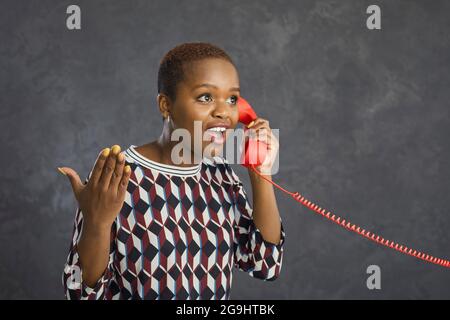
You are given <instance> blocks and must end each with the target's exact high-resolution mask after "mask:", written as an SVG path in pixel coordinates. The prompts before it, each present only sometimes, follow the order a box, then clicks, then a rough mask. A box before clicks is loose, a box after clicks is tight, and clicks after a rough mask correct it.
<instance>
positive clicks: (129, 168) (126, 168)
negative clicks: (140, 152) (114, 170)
mask: <svg viewBox="0 0 450 320" xmlns="http://www.w3.org/2000/svg"><path fill="white" fill-rule="evenodd" d="M130 171H131V167H130V166H129V165H126V166H125V173H128V172H130Z"/></svg>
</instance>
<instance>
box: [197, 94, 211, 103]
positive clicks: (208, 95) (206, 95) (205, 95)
mask: <svg viewBox="0 0 450 320" xmlns="http://www.w3.org/2000/svg"><path fill="white" fill-rule="evenodd" d="M202 97H208V98H210V99H211V100H209V101H205V100H201V98H202ZM197 99H199V101H201V102H210V101H212V97H211V95H210V94H209V93H205V94H202V95H201V96H199V97H198V98H197Z"/></svg>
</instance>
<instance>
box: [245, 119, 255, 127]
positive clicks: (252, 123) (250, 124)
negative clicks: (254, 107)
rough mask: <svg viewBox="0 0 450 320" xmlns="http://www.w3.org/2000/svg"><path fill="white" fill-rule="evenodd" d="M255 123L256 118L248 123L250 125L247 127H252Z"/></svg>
mask: <svg viewBox="0 0 450 320" xmlns="http://www.w3.org/2000/svg"><path fill="white" fill-rule="evenodd" d="M254 124H255V120H253V121H252V122H250V123H249V124H248V126H247V128H250V127H251V126H252V125H254Z"/></svg>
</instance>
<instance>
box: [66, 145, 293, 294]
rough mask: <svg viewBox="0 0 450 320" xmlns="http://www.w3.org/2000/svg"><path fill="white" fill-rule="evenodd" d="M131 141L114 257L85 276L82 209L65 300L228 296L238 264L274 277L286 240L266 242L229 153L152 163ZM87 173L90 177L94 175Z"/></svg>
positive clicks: (113, 237)
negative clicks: (183, 162) (87, 279)
mask: <svg viewBox="0 0 450 320" xmlns="http://www.w3.org/2000/svg"><path fill="white" fill-rule="evenodd" d="M135 147H136V146H135V145H131V146H130V147H128V149H126V150H124V151H123V154H124V155H125V161H126V164H128V165H130V167H131V171H132V172H131V177H130V180H129V183H128V187H127V191H126V196H125V200H124V203H123V206H122V208H121V210H120V213H119V214H118V215H117V218H116V219H115V221H114V223H113V225H112V227H111V245H110V255H109V263H108V265H107V267H106V269H105V271H104V272H103V275H102V276H101V277H100V278H99V279H98V281H97V283H96V284H95V285H94V286H92V287H88V286H87V285H86V284H84V283H83V281H82V276H83V273H82V270H81V266H80V261H79V255H78V251H77V243H78V240H79V238H80V235H81V231H82V224H83V213H82V211H81V210H80V209H79V208H77V210H76V214H75V221H74V227H73V234H72V241H71V243H70V248H69V254H68V257H67V261H66V263H65V266H64V271H63V274H62V283H63V286H64V292H65V296H66V298H67V299H77V300H84V299H89V300H92V299H94V300H98V299H105V300H116V299H167V300H168V299H183V300H186V299H189V300H190V299H197V300H198V299H214V300H218V299H222V300H223V299H230V292H231V283H232V276H233V273H232V271H233V267H237V268H238V269H239V270H242V271H244V272H247V273H248V274H249V275H250V276H252V277H255V278H258V279H262V280H264V281H272V280H275V279H276V278H277V277H278V276H279V274H280V269H281V264H282V259H283V247H284V242H285V233H284V228H283V224H282V222H281V219H280V222H281V241H280V243H279V244H274V243H271V242H268V241H266V240H265V239H264V238H263V237H262V234H261V233H260V230H259V229H258V228H257V227H256V226H255V224H254V221H253V218H252V207H251V206H250V204H249V201H248V198H247V194H246V191H245V190H244V187H243V185H242V183H241V181H240V180H239V178H238V176H237V175H236V174H235V172H234V171H233V169H232V168H231V166H230V164H229V163H228V162H227V160H226V159H225V158H222V157H218V156H216V157H214V158H206V157H205V158H203V160H202V162H201V163H200V164H197V165H194V166H190V167H179V166H172V165H166V164H162V163H158V162H155V161H152V160H150V159H148V158H146V157H144V156H143V155H142V154H140V153H139V152H137V151H136V150H135ZM91 174H92V171H91V172H90V173H89V175H88V177H87V178H86V180H85V183H87V181H88V180H89V178H90V177H91Z"/></svg>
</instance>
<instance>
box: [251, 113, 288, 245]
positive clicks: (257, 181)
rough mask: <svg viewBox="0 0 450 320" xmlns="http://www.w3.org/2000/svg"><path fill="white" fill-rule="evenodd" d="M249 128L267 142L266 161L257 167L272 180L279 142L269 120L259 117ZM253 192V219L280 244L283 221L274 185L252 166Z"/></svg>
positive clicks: (259, 138)
mask: <svg viewBox="0 0 450 320" xmlns="http://www.w3.org/2000/svg"><path fill="white" fill-rule="evenodd" d="M248 128H251V130H250V131H253V133H254V134H256V137H257V140H259V141H262V142H265V143H266V144H267V154H266V158H265V160H264V162H263V163H262V164H261V165H260V166H258V167H256V170H257V171H258V172H260V173H261V174H262V175H264V177H265V178H266V179H268V180H270V181H272V167H273V166H274V163H275V161H276V159H277V155H278V148H279V143H278V140H277V138H276V137H275V135H274V134H273V133H272V129H271V128H270V126H269V121H267V120H265V119H262V118H257V119H255V121H253V122H252V123H250V124H249V126H248ZM248 174H249V176H250V181H251V184H252V194H253V220H254V222H255V225H256V227H257V228H258V229H259V230H260V231H261V234H262V236H263V238H264V240H266V241H269V242H272V243H274V244H279V243H280V240H281V222H280V214H279V212H278V207H277V200H276V198H275V193H274V190H273V185H272V184H271V183H270V182H268V181H265V180H264V179H263V178H262V177H260V176H259V175H258V174H257V173H255V172H254V171H253V170H252V169H251V168H249V169H248Z"/></svg>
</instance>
